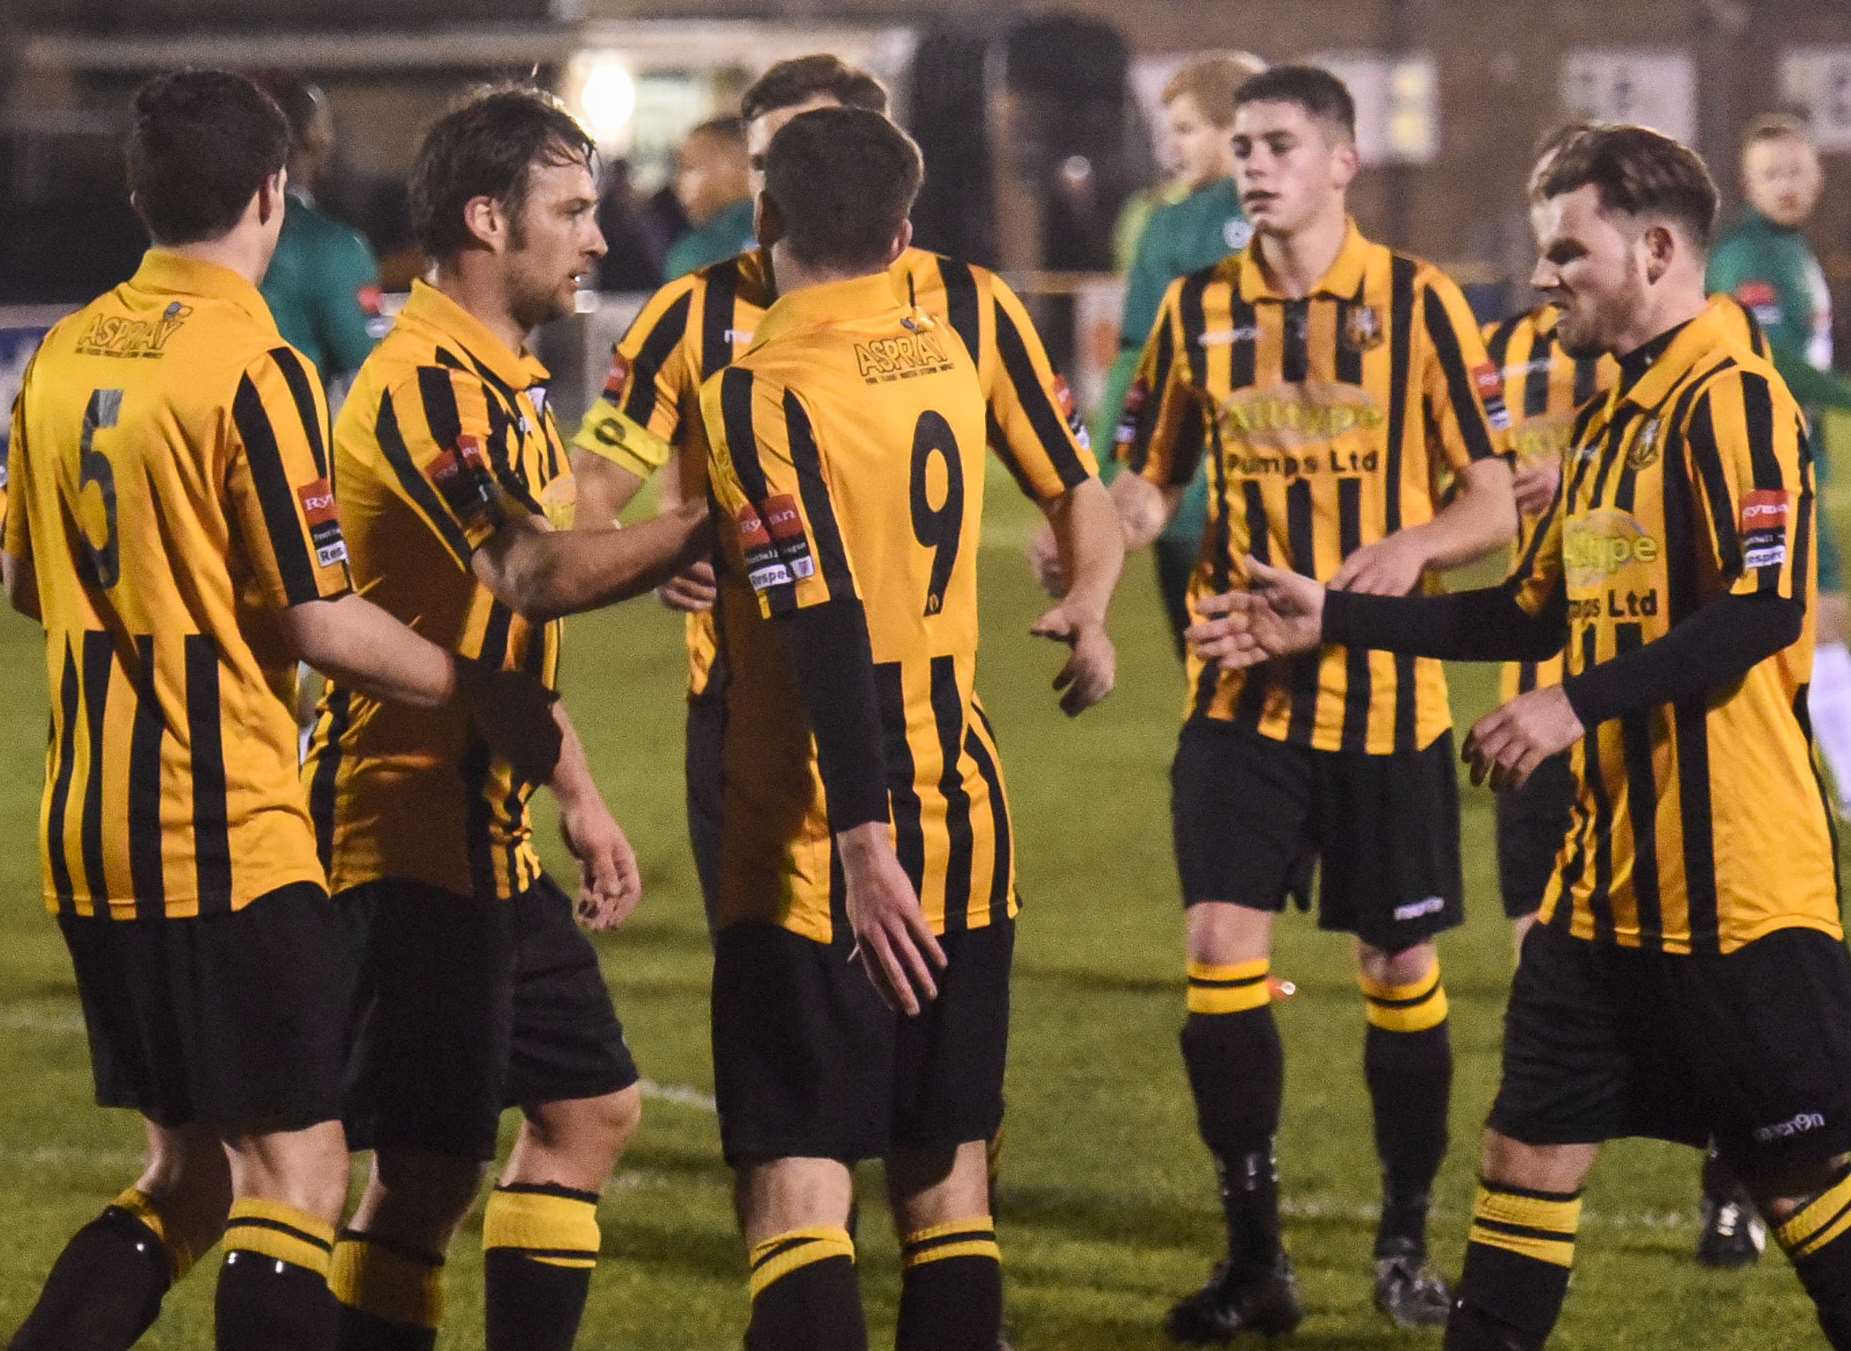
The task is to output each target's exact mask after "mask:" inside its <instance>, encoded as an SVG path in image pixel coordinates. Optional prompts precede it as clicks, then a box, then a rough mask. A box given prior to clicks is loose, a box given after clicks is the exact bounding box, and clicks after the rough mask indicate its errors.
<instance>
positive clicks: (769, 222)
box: [752, 192, 784, 248]
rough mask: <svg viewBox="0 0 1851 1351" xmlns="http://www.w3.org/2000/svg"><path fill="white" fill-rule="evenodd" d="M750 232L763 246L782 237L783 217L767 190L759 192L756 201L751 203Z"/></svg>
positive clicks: (769, 244)
mask: <svg viewBox="0 0 1851 1351" xmlns="http://www.w3.org/2000/svg"><path fill="white" fill-rule="evenodd" d="M752 234H753V236H754V237H755V238H756V239H757V240H758V242H759V243H760V245H762V246H763V247H765V248H770V247H771V246H772V245H773V244H775V243H777V242H778V241H779V240H780V239H782V238H784V217H783V216H782V215H780V214H779V212H778V204H777V203H776V202H775V201H773V200H772V198H771V194H770V193H768V192H761V193H759V195H758V201H756V202H755V203H753V205H752Z"/></svg>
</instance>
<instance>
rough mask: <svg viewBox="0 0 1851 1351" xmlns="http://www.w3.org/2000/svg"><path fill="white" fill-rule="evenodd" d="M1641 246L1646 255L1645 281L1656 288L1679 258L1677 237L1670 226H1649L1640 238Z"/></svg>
mask: <svg viewBox="0 0 1851 1351" xmlns="http://www.w3.org/2000/svg"><path fill="white" fill-rule="evenodd" d="M1639 246H1640V248H1641V250H1643V252H1644V254H1645V280H1646V281H1647V282H1648V283H1649V284H1651V285H1654V286H1656V285H1657V284H1658V279H1659V278H1660V277H1662V276H1664V275H1665V273H1666V272H1668V271H1670V269H1671V263H1672V261H1673V260H1674V259H1675V258H1676V257H1677V251H1678V239H1677V235H1676V234H1675V233H1674V232H1673V231H1672V229H1671V227H1670V226H1668V225H1648V226H1646V227H1645V231H1644V233H1642V234H1641V235H1640V236H1639Z"/></svg>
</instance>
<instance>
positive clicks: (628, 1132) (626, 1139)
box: [523, 1084, 643, 1170]
mask: <svg viewBox="0 0 1851 1351" xmlns="http://www.w3.org/2000/svg"><path fill="white" fill-rule="evenodd" d="M642 1120H643V1094H642V1090H641V1088H640V1087H639V1086H637V1085H636V1084H632V1085H630V1086H629V1087H628V1088H625V1089H621V1090H619V1091H618V1092H616V1093H606V1094H604V1095H602V1096H601V1097H596V1098H573V1099H570V1100H568V1101H563V1102H549V1103H546V1104H545V1105H543V1106H541V1107H537V1108H535V1109H534V1110H533V1111H532V1112H531V1113H529V1114H528V1117H527V1121H526V1123H525V1127H524V1132H525V1134H526V1136H527V1137H528V1138H527V1140H526V1141H524V1142H523V1143H527V1144H530V1145H531V1147H533V1148H534V1149H537V1150H539V1151H540V1152H542V1153H544V1154H547V1155H549V1156H552V1157H555V1158H560V1159H572V1160H576V1161H581V1162H584V1163H587V1164H592V1165H595V1166H597V1167H600V1168H601V1169H605V1170H608V1169H609V1168H610V1166H611V1165H613V1164H615V1163H616V1161H617V1158H618V1156H619V1155H621V1154H622V1153H623V1151H624V1150H625V1149H627V1148H629V1145H630V1141H631V1140H632V1139H634V1138H635V1136H636V1132H637V1128H638V1127H639V1126H640V1125H641V1124H642Z"/></svg>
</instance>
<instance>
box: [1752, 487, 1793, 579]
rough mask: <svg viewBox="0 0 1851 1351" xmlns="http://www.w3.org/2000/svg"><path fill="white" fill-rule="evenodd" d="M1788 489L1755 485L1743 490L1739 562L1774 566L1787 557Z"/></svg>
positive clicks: (1777, 565) (1761, 566)
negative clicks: (1746, 490) (1752, 487)
mask: <svg viewBox="0 0 1851 1351" xmlns="http://www.w3.org/2000/svg"><path fill="white" fill-rule="evenodd" d="M1787 503H1788V497H1787V492H1786V490H1785V489H1784V488H1754V489H1751V490H1750V491H1748V492H1745V493H1743V494H1742V566H1743V567H1748V568H1770V567H1772V568H1777V567H1780V566H1782V565H1783V564H1784V563H1785V562H1786V561H1787V517H1788V511H1787Z"/></svg>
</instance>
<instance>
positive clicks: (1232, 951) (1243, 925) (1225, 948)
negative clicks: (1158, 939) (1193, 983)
mask: <svg viewBox="0 0 1851 1351" xmlns="http://www.w3.org/2000/svg"><path fill="white" fill-rule="evenodd" d="M1272 947H1273V917H1272V915H1270V914H1269V913H1267V912H1266V911H1264V910H1253V909H1250V908H1248V907H1247V906H1244V905H1234V904H1231V903H1229V902H1227V901H1201V902H1198V903H1197V904H1195V905H1192V906H1190V907H1189V960H1190V961H1192V962H1200V963H1204V964H1207V965H1211V966H1227V965H1232V964H1234V963H1237V962H1251V961H1256V960H1258V959H1259V958H1262V957H1268V956H1270V955H1271V954H1272Z"/></svg>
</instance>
